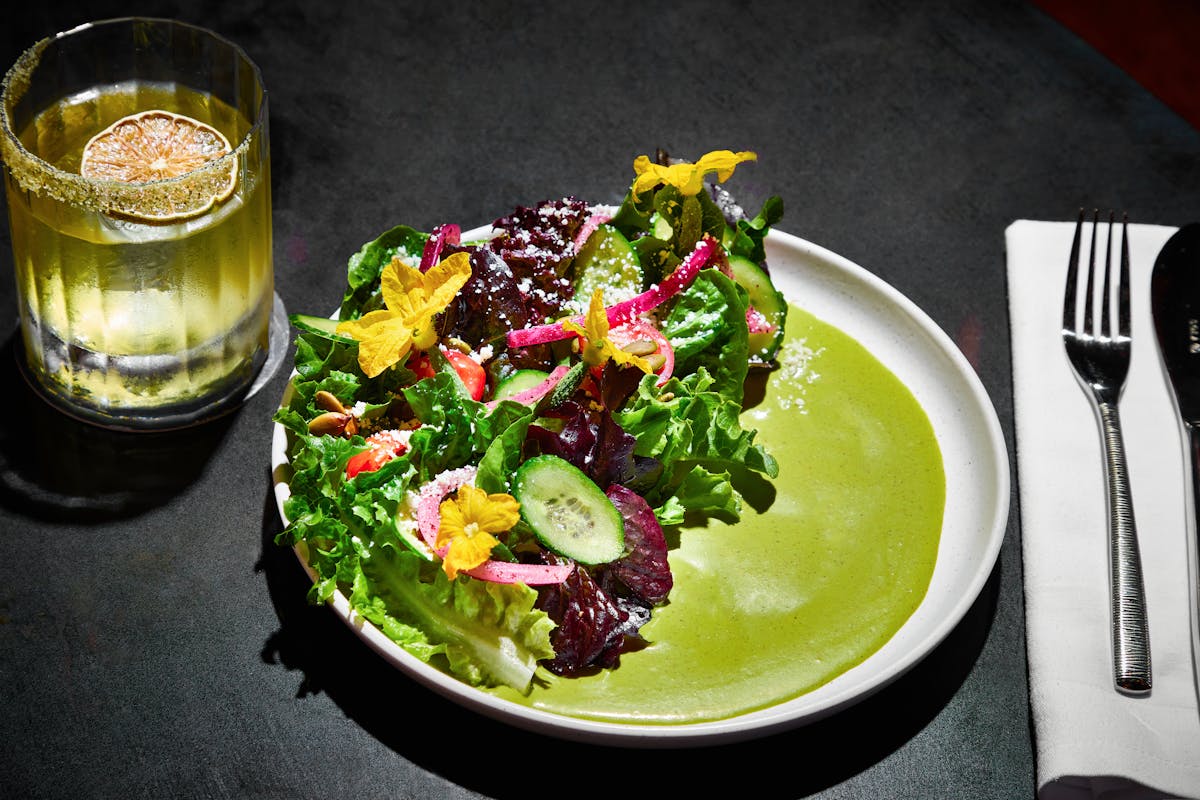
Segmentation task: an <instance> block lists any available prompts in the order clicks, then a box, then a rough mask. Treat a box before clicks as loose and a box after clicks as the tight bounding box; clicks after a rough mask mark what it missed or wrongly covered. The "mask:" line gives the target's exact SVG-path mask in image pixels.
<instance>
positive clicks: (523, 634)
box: [350, 547, 554, 692]
mask: <svg viewBox="0 0 1200 800" xmlns="http://www.w3.org/2000/svg"><path fill="white" fill-rule="evenodd" d="M361 564H362V575H361V578H360V579H359V580H358V581H356V582H355V584H354V589H353V591H352V592H351V595H350V604H351V606H352V607H353V608H354V609H355V610H356V611H357V612H358V613H359V614H361V615H362V616H363V617H364V618H366V619H368V620H370V621H371V622H372V623H374V624H375V625H377V626H378V627H380V628H381V629H382V630H383V631H384V633H385V634H387V636H388V637H389V638H391V639H392V640H393V641H395V642H397V643H398V644H399V645H400V646H401V647H403V648H404V649H405V650H407V651H408V652H410V653H412V654H413V655H414V656H416V657H417V658H420V659H422V660H423V661H426V662H429V661H431V660H433V659H434V658H435V657H436V656H441V657H443V658H444V659H445V665H446V666H447V667H448V668H449V671H450V672H451V673H452V674H454V675H456V676H458V677H459V678H461V679H462V680H463V681H465V682H467V683H469V684H472V685H481V684H482V685H496V684H504V685H507V686H511V687H513V688H514V689H516V690H518V691H521V692H528V691H529V688H530V685H531V681H532V679H533V673H534V670H535V669H536V667H537V662H538V660H539V659H542V658H553V657H554V648H553V647H552V646H551V644H550V632H551V631H552V630H553V629H554V622H553V621H552V620H551V619H550V617H549V616H547V615H546V613H545V612H543V611H539V610H537V609H535V608H534V603H535V602H536V600H537V592H536V591H535V590H533V589H530V588H529V587H527V586H525V585H523V584H504V583H491V582H488V581H474V580H469V579H466V578H461V579H458V580H454V581H451V580H449V579H448V578H447V577H446V575H445V573H443V572H442V571H441V570H440V569H437V568H436V567H434V566H426V562H424V561H422V560H421V559H420V558H419V557H417V556H416V555H414V554H412V553H409V552H407V551H403V550H398V549H396V548H393V547H383V548H379V549H373V550H371V551H370V553H369V554H368V555H367V557H365V558H363V559H362V562H361Z"/></svg>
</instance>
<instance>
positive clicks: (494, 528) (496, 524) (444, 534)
mask: <svg viewBox="0 0 1200 800" xmlns="http://www.w3.org/2000/svg"><path fill="white" fill-rule="evenodd" d="M520 507H521V506H520V504H519V503H518V502H517V501H516V499H515V498H514V497H512V496H511V495H507V494H488V493H487V492H485V491H483V490H482V489H477V488H475V487H474V486H471V485H464V486H460V487H459V489H458V494H457V496H456V497H455V498H454V499H453V500H450V499H447V500H443V501H442V503H441V505H440V506H438V513H439V515H440V518H441V520H440V523H439V524H438V534H437V549H438V550H439V551H441V550H442V548H446V551H445V554H444V555H443V556H442V570H443V571H444V572H445V573H446V577H448V578H450V580H454V579H455V578H456V577H457V576H458V573H459V572H462V571H464V570H469V569H474V568H475V567H478V566H479V565H480V564H482V563H483V562H485V561H487V560H488V558H489V556H490V555H491V553H492V548H493V547H495V546H496V545H497V544H499V543H500V540H499V539H497V538H496V537H495V536H494V535H493V534H497V533H504V532H505V531H507V530H510V529H511V528H512V526H513V525H516V524H517V520H518V519H520Z"/></svg>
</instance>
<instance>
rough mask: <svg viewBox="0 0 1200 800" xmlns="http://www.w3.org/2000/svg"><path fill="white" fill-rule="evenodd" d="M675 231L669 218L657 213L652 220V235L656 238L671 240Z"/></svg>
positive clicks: (665, 240)
mask: <svg viewBox="0 0 1200 800" xmlns="http://www.w3.org/2000/svg"><path fill="white" fill-rule="evenodd" d="M674 234H675V231H674V230H672V229H671V223H669V222H667V218H666V217H664V216H663V215H661V214H658V213H656V214H655V215H654V217H653V218H652V219H651V220H650V235H651V236H653V237H654V238H655V239H662V240H663V241H664V242H669V241H671V237H672V236H673V235H674Z"/></svg>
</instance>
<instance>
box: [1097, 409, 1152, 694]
mask: <svg viewBox="0 0 1200 800" xmlns="http://www.w3.org/2000/svg"><path fill="white" fill-rule="evenodd" d="M1099 411H1100V427H1101V429H1102V431H1103V435H1104V475H1105V482H1106V483H1107V486H1108V548H1109V552H1108V556H1109V558H1108V563H1109V581H1110V584H1111V586H1110V593H1109V595H1110V597H1111V602H1112V611H1111V617H1112V654H1113V679H1114V681H1115V682H1116V685H1117V689H1118V690H1120V691H1122V692H1124V693H1127V694H1144V693H1146V692H1149V691H1150V684H1151V677H1150V630H1149V625H1148V623H1147V620H1146V593H1145V590H1144V588H1143V586H1142V558H1141V553H1140V551H1139V548H1138V539H1137V526H1136V525H1135V523H1134V519H1133V497H1132V494H1131V493H1130V489H1129V471H1128V469H1127V468H1126V465H1125V444H1124V441H1123V439H1122V437H1121V418H1120V415H1119V414H1118V412H1117V403H1116V401H1115V400H1114V401H1112V402H1101V403H1099Z"/></svg>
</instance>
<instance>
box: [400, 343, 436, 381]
mask: <svg viewBox="0 0 1200 800" xmlns="http://www.w3.org/2000/svg"><path fill="white" fill-rule="evenodd" d="M404 366H406V367H408V368H409V369H410V370H412V372H413V374H415V375H416V376H417V380H421V379H422V378H432V377H433V376H434V371H433V364H430V363H429V356H427V355H425V354H424V353H422V352H421V351H419V350H418V351H416V352H414V353H413V354H412V355H411V356H409V357H408V363H407V364H405V365H404Z"/></svg>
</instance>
